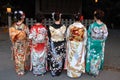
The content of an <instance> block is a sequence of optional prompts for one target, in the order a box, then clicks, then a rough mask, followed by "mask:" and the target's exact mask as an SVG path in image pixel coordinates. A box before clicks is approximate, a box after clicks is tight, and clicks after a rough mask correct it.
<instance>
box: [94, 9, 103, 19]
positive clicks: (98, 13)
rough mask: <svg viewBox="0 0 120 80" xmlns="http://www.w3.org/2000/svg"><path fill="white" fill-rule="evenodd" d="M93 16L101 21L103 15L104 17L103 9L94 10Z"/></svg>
mask: <svg viewBox="0 0 120 80" xmlns="http://www.w3.org/2000/svg"><path fill="white" fill-rule="evenodd" d="M94 17H96V18H97V19H100V20H101V21H102V20H103V17H104V11H102V10H100V9H97V10H96V11H95V12H94Z"/></svg>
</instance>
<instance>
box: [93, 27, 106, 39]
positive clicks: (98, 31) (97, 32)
mask: <svg viewBox="0 0 120 80" xmlns="http://www.w3.org/2000/svg"><path fill="white" fill-rule="evenodd" d="M91 37H92V38H93V39H96V40H102V39H104V38H105V37H104V31H103V30H102V28H98V27H94V28H93V29H92V31H91Z"/></svg>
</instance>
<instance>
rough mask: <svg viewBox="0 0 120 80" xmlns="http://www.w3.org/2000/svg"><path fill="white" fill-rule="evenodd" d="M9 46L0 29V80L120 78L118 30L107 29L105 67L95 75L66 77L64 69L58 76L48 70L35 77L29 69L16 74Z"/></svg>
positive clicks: (116, 79)
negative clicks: (52, 74) (22, 73)
mask: <svg viewBox="0 0 120 80" xmlns="http://www.w3.org/2000/svg"><path fill="white" fill-rule="evenodd" d="M10 46H11V43H10V40H9V36H8V33H3V32H2V31H0V80H120V30H109V37H108V39H107V42H106V47H105V64H104V65H105V68H104V70H103V71H101V72H100V75H99V76H97V77H92V76H89V75H87V74H83V75H82V76H81V77H80V78H77V79H72V78H69V77H67V75H66V71H63V73H62V74H61V75H60V76H59V77H52V76H51V75H50V72H47V73H46V74H45V76H38V77H36V76H34V75H33V74H32V72H30V71H28V72H27V73H26V74H25V75H24V76H17V74H16V73H15V69H14V62H13V61H12V60H11V50H10Z"/></svg>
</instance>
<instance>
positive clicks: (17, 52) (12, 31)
mask: <svg viewBox="0 0 120 80" xmlns="http://www.w3.org/2000/svg"><path fill="white" fill-rule="evenodd" d="M24 18H25V14H24V13H23V11H15V12H14V20H15V23H14V24H13V25H12V26H11V27H10V28H9V35H10V39H11V42H12V49H13V53H14V54H13V56H14V57H13V58H14V60H15V69H16V72H17V74H18V75H23V74H24V73H25V70H26V69H28V67H29V65H26V61H29V60H28V59H29V52H28V46H29V42H28V34H29V29H28V27H27V26H26V25H25V24H24V23H23V22H24Z"/></svg>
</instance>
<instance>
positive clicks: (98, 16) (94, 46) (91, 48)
mask: <svg viewBox="0 0 120 80" xmlns="http://www.w3.org/2000/svg"><path fill="white" fill-rule="evenodd" d="M103 16H104V12H103V11H101V10H96V11H95V12H94V19H95V22H94V23H92V24H91V25H90V26H89V29H88V42H87V49H88V50H87V58H86V72H88V73H89V74H92V75H94V76H97V75H98V74H99V70H101V69H103V63H104V47H105V41H106V38H107V36H108V31H107V27H106V25H105V24H104V23H103V22H102V18H103Z"/></svg>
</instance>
